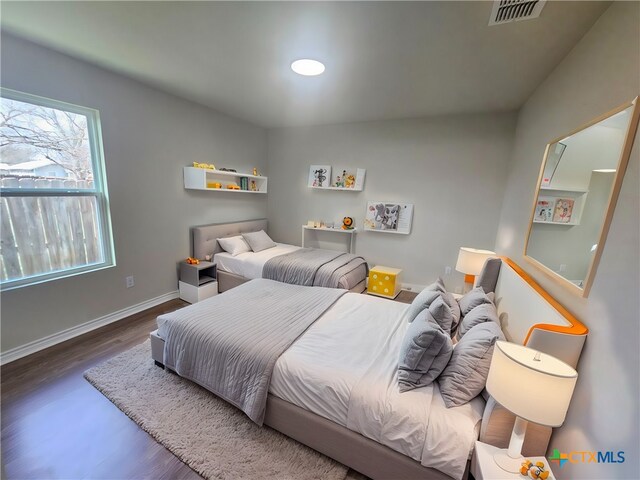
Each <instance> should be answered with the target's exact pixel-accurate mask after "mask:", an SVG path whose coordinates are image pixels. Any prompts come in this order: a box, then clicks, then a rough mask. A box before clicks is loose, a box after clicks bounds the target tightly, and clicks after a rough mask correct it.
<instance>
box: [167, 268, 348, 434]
mask: <svg viewBox="0 0 640 480" xmlns="http://www.w3.org/2000/svg"><path fill="white" fill-rule="evenodd" d="M345 293H346V291H345V290H340V289H333V288H308V287H300V286H297V285H287V284H285V283H279V282H274V281H271V280H264V279H256V280H251V281H250V282H247V283H245V284H243V285H240V286H239V287H236V288H233V289H231V290H229V291H227V292H225V293H224V294H221V295H217V296H215V297H212V298H209V299H207V300H204V301H202V302H198V303H196V304H194V305H191V306H190V307H186V308H183V309H181V310H178V311H176V312H172V313H168V314H165V315H161V316H160V317H158V326H159V327H160V328H159V330H158V333H159V335H160V336H161V337H162V338H164V339H165V344H164V363H165V365H166V366H167V367H169V368H171V369H173V370H175V371H176V372H177V373H178V374H179V375H180V376H182V377H185V378H188V379H189V380H192V381H194V382H196V383H198V384H199V385H201V386H203V387H204V388H206V389H207V390H210V391H211V392H213V393H215V394H216V395H218V396H219V397H221V398H223V399H224V400H226V401H228V402H229V403H231V404H233V405H235V406H236V407H238V408H239V409H241V410H242V411H243V412H244V413H246V414H247V416H248V417H249V418H250V419H251V420H253V421H254V422H255V423H257V424H258V425H262V422H263V420H264V413H265V408H266V405H267V394H268V390H269V383H270V381H271V375H272V373H273V367H274V365H275V363H276V361H277V360H278V357H280V355H281V354H282V353H283V352H284V351H285V350H286V349H287V348H289V346H290V345H291V344H292V343H293V342H294V341H295V340H296V339H297V338H298V337H299V336H300V335H302V334H303V333H304V332H305V330H307V328H309V326H311V325H312V324H313V323H314V322H315V321H316V320H317V319H318V318H319V317H320V316H321V315H322V314H323V313H324V312H325V311H326V310H327V309H328V308H329V307H330V306H331V305H333V304H334V303H335V302H336V300H338V299H339V298H340V297H341V296H342V295H344V294H345Z"/></svg>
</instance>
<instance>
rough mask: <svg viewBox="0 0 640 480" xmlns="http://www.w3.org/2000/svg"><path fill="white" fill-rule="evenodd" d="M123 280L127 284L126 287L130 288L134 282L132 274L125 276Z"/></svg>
mask: <svg viewBox="0 0 640 480" xmlns="http://www.w3.org/2000/svg"><path fill="white" fill-rule="evenodd" d="M125 282H126V284H127V288H131V287H133V286H134V285H135V284H136V282H135V280H134V279H133V275H131V276H130V277H126V278H125Z"/></svg>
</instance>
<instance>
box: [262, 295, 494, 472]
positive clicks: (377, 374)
mask: <svg viewBox="0 0 640 480" xmlns="http://www.w3.org/2000/svg"><path fill="white" fill-rule="evenodd" d="M407 309H408V305H406V304H402V303H398V302H391V301H388V300H384V299H380V298H376V297H371V296H367V295H359V294H353V293H348V294H346V295H344V296H343V297H342V298H341V299H339V300H338V301H337V302H336V303H335V304H334V305H333V306H332V307H331V308H330V309H329V310H327V312H325V313H324V314H323V315H322V317H320V319H318V321H316V322H315V323H314V324H313V325H312V326H311V327H310V328H309V329H308V330H307V331H306V332H305V334H304V335H303V336H301V337H300V338H299V339H298V340H297V341H296V342H295V343H294V344H293V345H291V346H290V347H289V349H288V350H287V351H286V352H285V353H284V354H282V355H281V356H280V358H279V359H278V361H277V362H276V365H275V368H274V371H273V376H272V379H271V385H270V388H269V391H270V393H271V394H273V395H275V396H277V397H280V398H282V399H283V400H286V401H288V402H290V403H293V404H295V405H297V406H299V407H301V408H304V409H306V410H309V411H311V412H313V413H315V414H317V415H320V416H323V417H325V418H328V419H329V420H331V421H333V422H335V423H338V424H340V425H342V426H345V427H347V428H349V429H351V430H354V431H356V432H358V433H360V434H362V435H364V436H366V437H368V438H371V439H373V440H375V441H377V442H379V443H381V444H383V445H386V446H387V447H389V448H391V449H393V450H395V451H398V452H400V453H402V454H404V455H407V456H409V457H411V458H413V459H414V460H416V461H418V462H421V463H422V465H424V466H427V467H432V468H436V469H438V470H440V471H442V472H444V473H446V474H448V475H451V476H452V477H454V478H460V477H462V475H463V473H464V469H465V467H466V462H467V460H468V458H469V456H470V454H471V452H472V449H473V445H474V442H475V440H476V439H477V438H478V432H479V428H480V421H481V419H482V413H483V410H484V400H483V399H482V398H480V397H478V398H476V399H474V400H472V401H471V402H470V403H468V404H466V405H463V406H461V407H455V408H450V409H447V408H446V407H445V405H444V402H443V400H442V397H441V395H440V392H439V390H438V386H437V383H434V384H432V385H430V386H428V387H423V388H418V389H415V390H411V391H409V392H405V393H402V394H400V393H399V392H398V388H397V379H396V371H397V366H398V355H399V349H400V344H401V342H402V339H403V337H404V333H405V331H406V329H407V328H408V325H409V324H408V323H407V321H406V318H405V314H406V311H407Z"/></svg>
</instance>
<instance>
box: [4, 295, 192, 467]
mask: <svg viewBox="0 0 640 480" xmlns="http://www.w3.org/2000/svg"><path fill="white" fill-rule="evenodd" d="M184 305H187V304H186V303H185V302H183V301H182V300H172V301H170V302H167V303H164V304H162V305H159V306H158V307H155V308H152V309H149V310H146V311H144V312H141V313H139V314H137V315H133V316H131V317H128V318H126V319H124V320H121V321H119V322H116V323H114V324H112V325H108V326H106V327H103V328H100V329H98V330H94V331H92V332H89V333H87V334H85V335H82V336H80V337H76V338H74V339H71V340H69V341H67V342H64V343H61V344H59V345H56V346H54V347H51V348H48V349H46V350H43V351H41V352H38V353H35V354H33V355H30V356H28V357H25V358H22V359H20V360H16V361H15V362H12V363H9V364H8V365H6V366H3V367H2V370H1V375H2V462H3V467H4V468H3V477H4V475H6V478H9V479H49V478H55V479H72V478H73V479H75V478H98V479H120V478H154V479H155V478H158V479H160V478H166V479H174V478H176V479H177V478H181V479H182V478H200V476H199V475H198V474H196V473H195V472H194V471H193V470H191V469H190V468H189V467H188V466H187V465H185V464H184V463H182V462H181V461H180V460H179V459H178V458H177V457H175V456H174V455H173V454H172V453H171V452H169V450H167V449H166V448H164V447H163V446H162V445H161V444H159V443H158V442H156V441H155V440H154V439H153V438H152V437H151V436H149V435H148V434H147V433H146V432H144V431H143V430H142V429H140V427H138V425H137V424H135V423H134V422H133V421H131V420H130V419H129V418H128V417H127V416H126V415H125V414H124V413H122V412H121V411H120V410H118V408H116V407H115V406H114V405H113V404H112V403H111V402H110V401H109V400H107V398H106V397H104V396H103V395H102V394H101V393H100V392H98V390H96V389H95V388H94V387H93V386H91V385H90V384H89V382H87V381H86V380H85V379H84V378H83V376H82V374H83V372H84V371H85V370H87V369H89V368H91V367H92V366H94V365H97V364H99V363H101V362H103V361H105V360H107V359H109V358H111V357H113V356H115V355H117V354H119V353H121V352H124V351H125V350H128V349H129V348H131V347H133V346H134V345H137V344H139V343H141V342H143V341H144V340H146V339H147V338H148V335H149V332H151V331H152V330H155V328H156V327H155V319H156V317H157V316H158V315H160V314H161V313H164V312H169V311H172V310H176V309H178V308H180V307H182V306H184Z"/></svg>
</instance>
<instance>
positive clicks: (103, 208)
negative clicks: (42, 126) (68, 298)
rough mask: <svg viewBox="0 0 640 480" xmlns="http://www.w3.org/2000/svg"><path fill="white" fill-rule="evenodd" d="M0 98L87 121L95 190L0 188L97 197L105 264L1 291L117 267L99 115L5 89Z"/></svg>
mask: <svg viewBox="0 0 640 480" xmlns="http://www.w3.org/2000/svg"><path fill="white" fill-rule="evenodd" d="M0 97H2V98H7V99H9V100H15V101H18V102H24V103H30V104H32V105H39V106H42V107H47V108H54V109H57V110H64V111H67V112H71V113H77V114H79V115H83V116H85V117H86V118H87V134H88V137H89V148H90V152H91V165H92V167H93V189H86V188H85V189H68V188H46V189H44V188H2V187H0V195H2V196H4V197H65V196H67V197H79V196H85V197H95V199H96V206H97V213H98V227H99V240H100V242H101V244H102V251H103V258H104V261H103V262H101V263H93V264H91V265H82V266H79V267H73V268H68V269H65V270H58V271H55V272H49V273H42V274H36V275H32V276H29V277H23V278H18V279H15V280H6V281H4V282H0V290H1V291H3V292H4V291H7V290H13V289H15V288H20V287H26V286H29V285H35V284H39V283H43V282H50V281H52V280H57V279H59V278H67V277H71V276H75V275H81V274H83V273H89V272H95V271H97V270H103V269H105V268H111V267H115V266H116V258H115V249H114V243H113V231H112V227H111V213H110V210H109V192H108V189H107V175H106V170H105V162H104V149H103V145H102V127H101V125H100V112H99V111H98V110H96V109H93V108H88V107H82V106H79V105H73V104H71V103H66V102H62V101H59V100H53V99H50V98H45V97H40V96H37V95H31V94H29V93H24V92H19V91H16V90H11V89H8V88H4V87H0Z"/></svg>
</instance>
